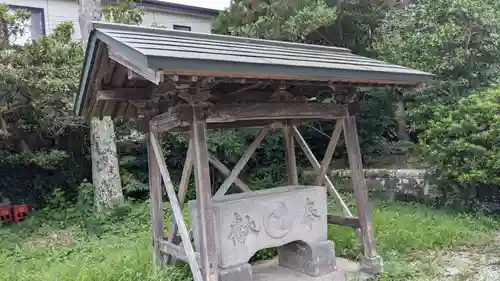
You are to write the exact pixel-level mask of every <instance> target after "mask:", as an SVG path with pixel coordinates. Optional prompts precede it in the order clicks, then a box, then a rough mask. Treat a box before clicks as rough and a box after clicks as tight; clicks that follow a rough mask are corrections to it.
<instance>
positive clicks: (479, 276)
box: [433, 233, 500, 281]
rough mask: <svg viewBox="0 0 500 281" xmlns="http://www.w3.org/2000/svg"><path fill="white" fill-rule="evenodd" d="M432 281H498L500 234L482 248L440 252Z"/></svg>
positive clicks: (499, 276) (499, 273)
mask: <svg viewBox="0 0 500 281" xmlns="http://www.w3.org/2000/svg"><path fill="white" fill-rule="evenodd" d="M436 262H437V264H439V268H440V274H439V275H440V277H438V278H435V279H434V280H433V281H452V280H453V281H500V233H497V234H496V235H495V237H494V238H493V240H492V241H491V242H490V243H488V244H487V245H486V246H483V247H476V248H462V249H458V250H453V251H447V252H441V253H440V256H439V258H438V259H436Z"/></svg>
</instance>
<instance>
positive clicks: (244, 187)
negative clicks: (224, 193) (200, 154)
mask: <svg viewBox="0 0 500 281" xmlns="http://www.w3.org/2000/svg"><path fill="white" fill-rule="evenodd" d="M208 161H209V162H210V163H211V164H212V165H213V166H214V167H215V168H217V170H219V171H220V172H221V173H222V174H223V175H224V176H226V177H228V176H229V175H230V174H231V170H229V168H228V167H226V165H224V163H222V162H221V161H220V160H219V159H217V158H216V157H215V156H213V155H212V154H210V153H209V154H208ZM234 184H235V185H236V186H238V187H239V188H240V190H241V191H243V192H248V191H252V190H251V189H250V187H248V185H247V184H246V183H244V182H243V181H241V180H240V179H239V178H236V179H235V180H234Z"/></svg>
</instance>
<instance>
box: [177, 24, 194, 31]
mask: <svg viewBox="0 0 500 281" xmlns="http://www.w3.org/2000/svg"><path fill="white" fill-rule="evenodd" d="M174 29H175V30H182V31H191V26H185V25H177V24H174Z"/></svg>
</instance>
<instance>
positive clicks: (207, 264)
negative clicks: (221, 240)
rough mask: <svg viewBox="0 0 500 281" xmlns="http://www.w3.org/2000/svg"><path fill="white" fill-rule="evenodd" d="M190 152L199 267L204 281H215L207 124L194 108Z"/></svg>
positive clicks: (213, 230)
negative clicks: (197, 230) (193, 181)
mask: <svg viewBox="0 0 500 281" xmlns="http://www.w3.org/2000/svg"><path fill="white" fill-rule="evenodd" d="M191 130H192V133H193V149H194V168H195V181H196V202H197V209H198V216H199V224H200V225H199V228H198V229H199V231H200V233H199V239H200V241H199V245H200V249H199V252H200V262H201V264H200V266H201V271H202V275H203V280H204V281H217V280H218V275H217V252H216V251H217V249H216V245H215V224H214V223H215V218H214V214H213V210H212V194H211V188H210V172H209V169H208V168H209V167H208V165H209V163H208V150H207V123H206V120H202V109H201V108H200V107H198V106H194V107H193V123H192V129H191Z"/></svg>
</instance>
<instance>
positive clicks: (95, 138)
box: [90, 117, 123, 211]
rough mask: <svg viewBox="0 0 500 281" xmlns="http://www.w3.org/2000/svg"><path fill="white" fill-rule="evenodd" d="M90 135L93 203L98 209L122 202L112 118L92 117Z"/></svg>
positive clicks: (111, 206)
mask: <svg viewBox="0 0 500 281" xmlns="http://www.w3.org/2000/svg"><path fill="white" fill-rule="evenodd" d="M90 135H91V142H90V143H91V151H92V182H93V184H94V203H95V206H96V207H97V210H99V211H100V210H103V209H105V208H113V207H115V206H118V205H120V204H123V192H122V186H121V179H120V171H119V163H118V157H117V152H116V143H115V129H114V124H113V120H111V118H110V117H104V119H103V120H99V119H97V118H92V121H91V124H90Z"/></svg>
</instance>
